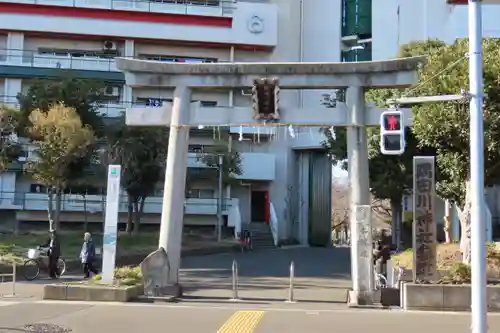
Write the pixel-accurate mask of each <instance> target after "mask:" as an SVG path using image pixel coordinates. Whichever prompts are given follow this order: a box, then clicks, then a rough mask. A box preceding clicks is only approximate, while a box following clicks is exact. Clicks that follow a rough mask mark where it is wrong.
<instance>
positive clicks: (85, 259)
mask: <svg viewBox="0 0 500 333" xmlns="http://www.w3.org/2000/svg"><path fill="white" fill-rule="evenodd" d="M95 257H96V253H95V245H94V242H93V241H92V235H91V234H90V232H86V233H85V234H84V235H83V245H82V250H81V251H80V259H81V261H82V265H83V274H84V279H88V278H89V277H90V273H91V272H92V273H93V274H98V272H97V269H96V268H95V267H94V260H95Z"/></svg>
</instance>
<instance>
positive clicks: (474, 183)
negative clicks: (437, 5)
mask: <svg viewBox="0 0 500 333" xmlns="http://www.w3.org/2000/svg"><path fill="white" fill-rule="evenodd" d="M482 62H483V56H482V22H481V3H480V0H469V86H470V95H471V100H470V176H471V178H470V183H471V184H470V191H471V203H472V211H471V244H470V246H471V267H472V279H471V280H472V281H471V282H472V287H471V310H472V311H471V312H472V333H486V332H487V319H486V312H487V309H486V259H485V258H486V247H485V244H486V226H485V225H484V224H483V218H484V217H485V216H486V215H485V214H484V133H483V64H482Z"/></svg>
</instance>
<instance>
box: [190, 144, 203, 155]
mask: <svg viewBox="0 0 500 333" xmlns="http://www.w3.org/2000/svg"><path fill="white" fill-rule="evenodd" d="M204 151H205V145H189V147H188V152H190V153H203V152H204Z"/></svg>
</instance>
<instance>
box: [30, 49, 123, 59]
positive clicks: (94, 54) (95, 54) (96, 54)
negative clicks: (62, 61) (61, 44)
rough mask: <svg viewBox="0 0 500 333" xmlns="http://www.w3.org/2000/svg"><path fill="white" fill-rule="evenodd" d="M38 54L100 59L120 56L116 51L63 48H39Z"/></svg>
mask: <svg viewBox="0 0 500 333" xmlns="http://www.w3.org/2000/svg"><path fill="white" fill-rule="evenodd" d="M38 54H43V55H53V56H57V57H74V58H85V57H91V58H101V59H110V60H111V59H113V58H115V57H118V56H120V53H119V52H118V51H116V50H115V51H102V50H99V51H82V50H65V49H47V48H39V49H38Z"/></svg>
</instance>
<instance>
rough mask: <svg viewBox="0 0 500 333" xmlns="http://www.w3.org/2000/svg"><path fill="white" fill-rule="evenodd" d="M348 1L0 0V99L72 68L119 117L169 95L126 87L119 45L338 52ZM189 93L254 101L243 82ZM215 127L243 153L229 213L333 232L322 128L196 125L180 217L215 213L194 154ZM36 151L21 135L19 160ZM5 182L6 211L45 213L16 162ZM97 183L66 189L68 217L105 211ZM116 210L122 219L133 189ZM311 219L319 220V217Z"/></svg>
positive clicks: (287, 234)
mask: <svg viewBox="0 0 500 333" xmlns="http://www.w3.org/2000/svg"><path fill="white" fill-rule="evenodd" d="M342 8H343V5H342V1H341V0H309V1H304V2H303V1H299V0H270V1H256V0H254V1H250V0H249V1H231V0H190V1H179V0H151V1H134V0H76V1H75V0H50V1H49V0H47V1H44V0H41V1H40V0H37V1H34V0H12V1H6V0H2V1H0V99H1V101H2V102H3V103H5V104H9V105H11V106H16V104H17V99H16V96H17V94H18V93H20V92H23V91H26V89H28V87H29V84H30V79H33V78H47V79H56V78H57V77H59V75H61V73H64V72H68V71H71V74H72V75H73V76H74V77H81V78H94V79H99V80H103V81H105V82H106V85H107V88H106V94H107V95H108V97H109V98H108V100H107V102H106V103H104V104H103V105H102V108H101V109H100V110H101V113H102V114H103V115H104V116H106V117H116V116H118V115H120V114H121V113H122V112H123V111H124V110H125V108H126V107H127V106H130V105H131V104H135V105H147V106H149V107H152V108H153V107H155V106H157V105H159V104H161V103H162V102H163V101H169V100H170V99H171V98H172V89H160V88H159V89H133V88H130V87H126V86H125V85H124V77H123V73H121V72H118V71H117V70H116V67H115V64H114V57H115V56H122V57H136V58H142V59H154V60H160V61H175V62H248V61H282V62H283V61H341V59H342V50H341V45H342V43H341V37H342ZM325 93H329V92H324V91H305V92H298V91H284V92H282V94H281V98H280V103H283V104H286V105H289V106H307V105H318V104H319V103H321V101H322V100H323V99H324V97H323V96H322V95H323V94H325ZM193 100H197V101H201V102H202V104H204V105H206V106H210V105H217V106H224V105H227V106H248V105H250V103H251V99H250V97H249V96H248V92H246V91H229V92H228V91H220V92H213V91H211V92H207V93H203V92H197V93H195V96H193ZM220 131H229V132H230V133H231V140H230V147H231V149H234V150H237V151H239V152H240V153H241V157H242V161H243V162H242V164H243V173H242V175H239V176H238V177H237V178H238V182H237V183H235V184H232V185H230V186H226V187H225V188H224V193H223V197H224V203H225V204H224V215H225V216H226V217H225V221H226V222H225V223H227V224H228V225H229V226H232V225H234V224H235V223H240V222H241V223H249V222H262V223H268V224H272V225H273V226H274V228H276V229H277V230H278V231H277V234H278V238H279V239H281V240H286V239H290V238H293V239H296V240H298V241H299V242H301V243H304V244H306V243H316V244H319V245H321V244H326V243H327V242H329V238H330V201H331V199H330V192H331V191H330V178H331V167H330V163H329V161H328V158H327V157H326V155H325V153H324V151H323V150H322V145H321V141H322V140H323V136H322V135H321V134H320V132H319V130H318V129H317V128H295V129H293V130H289V129H283V128H282V129H275V128H260V129H259V128H251V127H248V128H243V129H240V128H230V129H226V128H223V127H222V128H207V129H203V130H196V129H195V130H194V131H193V134H192V135H191V138H190V144H191V146H190V154H189V170H188V173H189V172H191V173H192V174H193V175H194V176H193V177H191V178H192V181H191V185H190V188H189V190H188V191H187V192H188V193H187V194H186V196H187V197H186V211H185V213H186V217H185V224H187V225H214V224H215V223H216V221H217V215H216V213H217V200H218V198H219V193H218V191H217V182H216V179H214V178H213V176H210V177H208V178H207V176H205V177H203V176H200V177H198V178H197V177H196V175H198V174H202V173H203V171H202V170H203V169H208V168H207V166H205V165H203V164H201V163H200V162H199V161H198V158H197V157H198V156H199V155H198V154H199V151H201V150H203V147H205V146H210V145H213V144H215V143H216V141H217V135H218V134H217V133H219V132H220ZM32 154H33V147H26V152H25V156H23V157H21V158H20V159H19V162H20V164H21V168H20V169H22V164H23V162H25V161H26V160H28V159H29V158H30V157H32ZM0 191H1V200H0V210H1V212H0V215H2V217H3V220H4V221H21V222H37V221H40V222H43V221H46V208H47V201H46V195H45V193H44V189H43V187H42V186H41V185H39V184H37V183H36V182H35V181H33V180H32V179H30V178H29V177H28V176H26V175H25V174H23V173H22V172H19V170H14V169H12V170H9V172H5V173H3V174H2V175H1V176H0ZM102 191H103V189H102V188H100V187H99V186H93V185H89V190H88V191H87V194H86V195H85V196H83V195H81V194H79V193H72V191H71V190H69V191H68V192H69V193H67V194H65V195H64V199H63V205H62V222H63V223H65V222H80V223H81V222H83V220H85V221H88V222H95V223H97V222H100V221H102V212H103V207H104V204H103V197H104V196H103V193H102ZM160 192H161V186H159V191H158V193H156V194H155V195H154V196H152V197H150V198H148V199H147V201H146V204H145V209H144V212H145V215H144V217H143V219H142V223H143V224H154V223H159V214H160V212H161V202H162V201H161V200H162V197H161V193H160ZM120 211H121V213H122V214H121V215H120V221H121V222H124V221H125V219H126V211H127V207H126V198H125V199H123V204H122V205H121V206H120ZM122 215H123V216H122ZM312 220H314V221H318V222H316V223H317V226H316V227H314V226H312V225H311V224H310V223H309V221H312ZM5 223H7V222H4V224H5ZM13 223H15V222H13ZM311 237H313V238H315V239H316V240H312V241H311V239H310V238H311Z"/></svg>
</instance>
